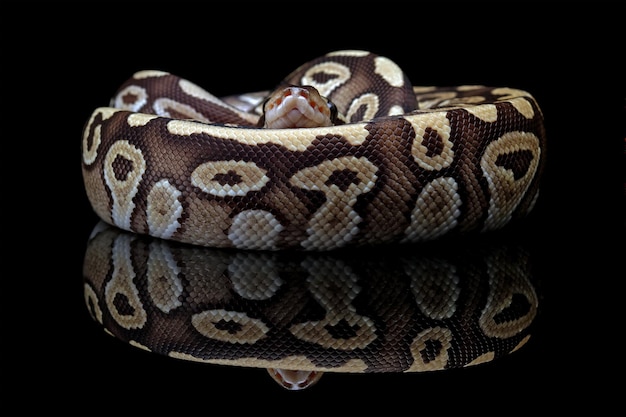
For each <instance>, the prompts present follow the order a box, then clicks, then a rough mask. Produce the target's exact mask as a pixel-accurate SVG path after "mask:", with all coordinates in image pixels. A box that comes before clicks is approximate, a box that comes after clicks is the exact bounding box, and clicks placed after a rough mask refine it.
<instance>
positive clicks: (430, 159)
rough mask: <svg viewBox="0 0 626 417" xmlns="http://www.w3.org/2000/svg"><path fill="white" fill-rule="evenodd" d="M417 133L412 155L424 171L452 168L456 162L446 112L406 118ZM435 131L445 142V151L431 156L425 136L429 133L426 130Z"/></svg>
mask: <svg viewBox="0 0 626 417" xmlns="http://www.w3.org/2000/svg"><path fill="white" fill-rule="evenodd" d="M405 119H406V120H408V121H409V122H410V123H411V125H412V126H413V129H414V131H415V139H414V140H413V145H412V147H411V154H412V155H413V158H414V159H415V162H417V163H418V165H419V166H421V167H422V168H424V169H428V170H433V171H438V170H440V169H442V168H446V167H448V166H450V164H451V163H452V161H453V160H454V151H453V150H452V146H453V143H452V142H451V141H450V132H451V128H450V121H449V120H448V118H447V117H446V112H434V113H421V114H416V115H412V116H406V117H405ZM427 129H429V130H433V131H435V132H436V133H437V134H438V135H439V138H440V140H441V141H442V142H443V143H442V145H443V149H442V151H441V152H440V153H438V154H436V155H433V156H429V155H428V152H429V149H428V148H427V147H426V146H425V145H423V142H424V136H425V135H428V134H429V133H427V132H426V130H427Z"/></svg>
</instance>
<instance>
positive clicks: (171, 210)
mask: <svg viewBox="0 0 626 417" xmlns="http://www.w3.org/2000/svg"><path fill="white" fill-rule="evenodd" d="M285 85H307V86H312V87H314V88H315V89H316V90H317V91H319V92H320V94H321V95H322V96H323V97H325V98H327V99H328V100H330V102H332V103H333V104H334V106H335V107H336V109H337V111H338V113H339V114H340V115H341V118H340V120H342V121H344V123H341V124H338V125H333V126H323V127H305V128H287V129H274V128H269V129H268V128H262V127H259V126H258V123H259V120H260V118H261V117H262V116H261V110H262V107H263V106H262V104H263V102H264V100H265V98H266V97H267V95H268V91H262V92H257V93H249V94H242V95H232V96H228V97H225V98H223V99H221V98H217V97H216V96H214V95H212V94H210V93H209V92H207V91H206V90H204V89H203V88H201V87H199V86H198V85H196V84H194V83H192V82H190V81H188V80H186V79H183V78H180V77H178V76H176V75H173V74H170V73H166V72H162V71H140V72H137V73H136V74H134V75H133V76H132V77H131V78H130V79H129V80H128V81H126V82H125V83H124V84H123V85H122V86H121V87H120V88H119V90H118V91H117V92H116V94H115V95H114V97H113V99H112V100H111V106H110V107H101V108H97V109H96V110H94V111H93V113H92V115H91V117H90V118H89V120H88V121H87V123H86V124H85V126H84V130H83V137H82V142H81V143H82V173H83V179H84V185H85V189H86V194H87V197H88V199H89V201H90V203H91V206H92V207H93V210H94V211H95V213H96V214H97V215H98V216H99V217H100V218H101V219H102V220H104V221H105V222H107V223H109V224H111V225H115V226H117V227H119V228H121V229H124V230H128V231H132V232H135V233H140V234H147V235H151V236H155V237H159V238H163V239H170V240H175V241H179V242H184V243H190V244H194V245H201V246H209V247H223V248H226V247H234V248H239V249H262V250H282V249H301V250H306V251H325V250H332V249H337V248H342V247H357V246H358V247H362V246H366V245H378V244H382V243H405V242H420V241H430V240H434V239H438V238H441V237H444V236H455V235H466V234H472V233H480V232H484V231H489V230H495V229H500V228H502V227H504V226H506V225H507V224H509V223H511V222H512V221H514V220H516V219H520V218H523V217H525V216H526V215H527V214H528V213H530V212H531V210H532V209H533V207H534V205H535V202H536V200H537V197H538V193H539V185H540V184H539V182H540V177H541V173H542V171H543V167H544V164H545V146H546V135H545V129H544V124H543V115H542V112H541V110H540V108H539V106H538V104H537V102H536V101H535V99H534V98H533V97H532V96H531V94H529V93H528V92H525V91H522V90H517V89H514V88H508V87H487V86H474V85H461V86H455V87H419V86H413V85H412V84H411V82H410V80H409V78H408V76H407V75H406V74H405V73H404V72H403V71H402V70H401V68H400V67H399V66H398V65H397V64H396V63H394V62H393V61H392V60H390V59H389V58H386V57H384V56H380V55H377V54H374V53H371V52H368V51H359V50H345V51H335V52H331V53H329V54H326V55H324V56H321V57H318V58H316V59H313V60H311V61H309V62H307V63H305V64H303V65H301V66H300V67H297V68H296V69H295V70H294V71H293V72H292V73H291V74H289V75H287V77H285V78H284V80H283V81H281V82H280V83H279V86H285Z"/></svg>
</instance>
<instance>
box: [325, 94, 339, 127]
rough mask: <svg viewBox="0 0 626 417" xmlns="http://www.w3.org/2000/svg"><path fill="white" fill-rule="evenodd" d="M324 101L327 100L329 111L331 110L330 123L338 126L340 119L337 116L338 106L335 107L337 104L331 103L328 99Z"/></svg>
mask: <svg viewBox="0 0 626 417" xmlns="http://www.w3.org/2000/svg"><path fill="white" fill-rule="evenodd" d="M324 100H326V104H327V105H328V110H330V121H331V122H332V123H333V124H337V120H338V118H337V114H338V110H337V106H335V103H333V102H332V101H330V100H329V99H327V98H326V97H324Z"/></svg>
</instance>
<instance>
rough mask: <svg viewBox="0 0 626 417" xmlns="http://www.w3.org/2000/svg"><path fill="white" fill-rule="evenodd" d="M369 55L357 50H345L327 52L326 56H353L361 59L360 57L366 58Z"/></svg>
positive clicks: (367, 52)
mask: <svg viewBox="0 0 626 417" xmlns="http://www.w3.org/2000/svg"><path fill="white" fill-rule="evenodd" d="M369 54H370V52H369V51H362V50H359V49H345V50H341V51H334V52H329V53H327V54H326V56H354V57H361V56H367V55H369Z"/></svg>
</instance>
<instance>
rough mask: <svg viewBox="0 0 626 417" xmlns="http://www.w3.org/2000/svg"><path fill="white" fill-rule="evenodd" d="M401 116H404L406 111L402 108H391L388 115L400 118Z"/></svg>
mask: <svg viewBox="0 0 626 417" xmlns="http://www.w3.org/2000/svg"><path fill="white" fill-rule="evenodd" d="M401 114H404V109H403V108H402V106H397V105H396V106H391V107H390V108H389V112H388V113H387V116H399V115H401Z"/></svg>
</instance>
